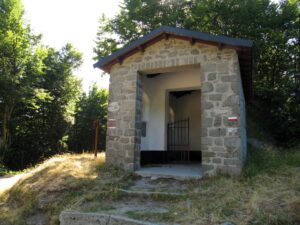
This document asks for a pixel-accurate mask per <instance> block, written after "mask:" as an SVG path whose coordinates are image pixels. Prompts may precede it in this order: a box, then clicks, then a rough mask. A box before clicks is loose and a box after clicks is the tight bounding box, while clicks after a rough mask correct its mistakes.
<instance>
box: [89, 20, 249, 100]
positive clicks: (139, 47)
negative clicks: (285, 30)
mask: <svg viewBox="0 0 300 225" xmlns="http://www.w3.org/2000/svg"><path fill="white" fill-rule="evenodd" d="M168 38H177V39H182V40H187V41H189V42H190V43H191V44H194V43H196V42H198V43H203V44H207V45H213V46H216V47H218V48H220V49H222V48H232V49H235V50H236V51H237V53H238V56H239V63H240V70H241V74H242V82H243V87H244V93H245V97H246V99H250V98H251V96H252V73H253V69H252V68H253V52H252V46H253V41H252V40H246V39H239V38H231V37H226V36H220V35H211V34H208V33H203V32H198V31H192V30H187V29H181V28H176V27H169V26H161V27H159V28H157V29H155V30H153V31H152V32H150V33H149V34H147V35H145V36H143V37H141V38H139V39H137V40H136V41H134V42H132V43H130V44H129V45H127V46H125V47H123V48H121V49H120V50H118V51H116V52H114V53H112V54H111V55H109V56H106V57H103V58H102V59H100V60H99V61H98V62H97V63H95V64H94V67H95V68H100V69H102V70H104V71H105V72H107V73H109V72H110V69H111V67H112V66H113V65H114V64H116V63H122V61H123V60H124V59H125V58H127V57H129V56H131V55H133V54H135V53H137V52H140V51H142V52H143V51H144V50H145V49H146V48H147V47H149V46H151V45H153V44H154V43H156V42H158V41H160V40H163V39H168Z"/></svg>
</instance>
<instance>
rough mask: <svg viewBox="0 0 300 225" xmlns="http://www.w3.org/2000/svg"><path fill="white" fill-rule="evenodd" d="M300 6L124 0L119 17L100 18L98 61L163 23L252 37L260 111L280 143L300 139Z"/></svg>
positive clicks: (288, 0) (252, 0)
mask: <svg viewBox="0 0 300 225" xmlns="http://www.w3.org/2000/svg"><path fill="white" fill-rule="evenodd" d="M299 4H300V3H299V0H283V1H281V2H280V3H274V2H272V1H271V0H219V1H215V0H184V1H174V0H173V1H172V0H168V1H162V0H124V1H123V4H122V7H121V11H120V13H119V14H118V15H116V16H115V17H114V18H112V19H107V18H104V17H102V19H101V20H100V26H99V31H98V34H97V41H96V47H95V49H94V52H95V53H96V57H95V59H99V58H101V57H103V56H106V55H108V54H110V53H112V52H113V51H115V50H117V49H118V48H120V47H123V46H125V45H127V44H128V43H130V42H132V41H134V40H136V39H137V38H139V37H141V36H143V35H144V34H145V33H148V32H150V31H152V30H153V29H155V28H157V27H159V26H161V25H170V26H177V27H182V28H187V29H193V30H199V31H203V32H209V33H212V34H215V35H227V36H231V37H236V38H247V39H252V40H254V42H255V46H254V52H255V65H254V69H255V78H254V84H255V85H254V87H255V100H256V101H255V102H254V103H255V105H256V107H257V110H259V111H261V114H262V115H265V118H264V121H265V123H266V125H267V126H268V128H269V130H270V132H272V133H273V135H274V137H275V138H276V139H277V140H278V141H280V142H281V143H284V142H297V141H298V142H299V141H300V140H299V136H300V127H299V124H300V117H299V116H297V115H298V114H299V112H300V100H299V98H298V97H297V95H299V94H297V93H295V90H296V89H297V87H295V86H296V85H297V84H296V82H295V77H296V76H297V74H298V73H299V63H300V60H299V58H300V57H299V55H300V50H299V49H300V48H299V46H300V45H299V43H300V42H299V37H300V34H299V32H300V29H299V27H300V24H299V23H300V22H299V18H300V6H299ZM262 105H264V106H265V107H261V106H262ZM266 106H267V107H266ZM278 128H279V129H278ZM286 130H288V132H286Z"/></svg>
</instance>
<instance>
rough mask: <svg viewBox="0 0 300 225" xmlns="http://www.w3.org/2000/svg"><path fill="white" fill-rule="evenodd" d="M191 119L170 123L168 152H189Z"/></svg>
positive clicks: (168, 128)
mask: <svg viewBox="0 0 300 225" xmlns="http://www.w3.org/2000/svg"><path fill="white" fill-rule="evenodd" d="M189 136H190V119H189V118H187V119H183V120H177V121H174V122H172V123H168V127H167V147H168V149H167V150H168V151H176V150H188V147H189V139H190V137H189Z"/></svg>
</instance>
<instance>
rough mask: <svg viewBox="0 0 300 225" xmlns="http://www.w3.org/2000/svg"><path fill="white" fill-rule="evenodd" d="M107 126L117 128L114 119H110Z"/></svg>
mask: <svg viewBox="0 0 300 225" xmlns="http://www.w3.org/2000/svg"><path fill="white" fill-rule="evenodd" d="M107 126H108V127H109V128H116V127H117V122H116V120H115V119H110V120H108V121H107Z"/></svg>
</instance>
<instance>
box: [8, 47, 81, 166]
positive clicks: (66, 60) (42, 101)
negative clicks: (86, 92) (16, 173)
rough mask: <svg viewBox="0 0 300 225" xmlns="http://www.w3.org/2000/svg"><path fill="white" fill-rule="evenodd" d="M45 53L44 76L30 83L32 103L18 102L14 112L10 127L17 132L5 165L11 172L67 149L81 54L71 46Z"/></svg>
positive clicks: (75, 100) (12, 136) (47, 50)
mask: <svg viewBox="0 0 300 225" xmlns="http://www.w3.org/2000/svg"><path fill="white" fill-rule="evenodd" d="M44 51H45V53H44V54H45V55H46V56H45V57H44V59H43V61H42V62H41V63H42V64H43V67H44V68H43V70H42V74H43V76H42V77H41V79H39V80H38V81H36V82H34V83H32V84H31V85H32V86H34V88H35V91H34V92H33V93H32V94H31V96H29V97H28V99H29V100H28V101H23V102H19V103H18V104H17V105H16V106H15V109H14V111H13V113H12V119H11V123H10V127H11V130H12V131H14V132H13V133H12V135H11V145H10V146H9V148H8V149H7V150H6V151H5V155H4V163H5V164H6V165H7V166H9V167H10V168H12V169H20V168H23V167H25V166H28V165H30V164H35V163H36V162H38V161H39V160H41V159H43V158H45V157H49V156H51V155H53V154H57V153H60V152H62V151H65V150H67V143H66V142H67V137H68V131H69V129H70V128H71V125H72V119H73V113H74V109H75V104H76V102H77V100H78V99H79V94H80V81H79V80H78V79H76V78H75V77H74V75H73V74H72V70H73V69H74V68H76V67H77V66H79V65H80V62H81V54H80V53H78V52H77V51H76V50H75V49H74V48H73V47H72V46H71V45H70V44H67V45H66V46H65V47H63V48H62V49H61V50H60V51H57V50H55V49H53V48H46V49H44Z"/></svg>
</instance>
